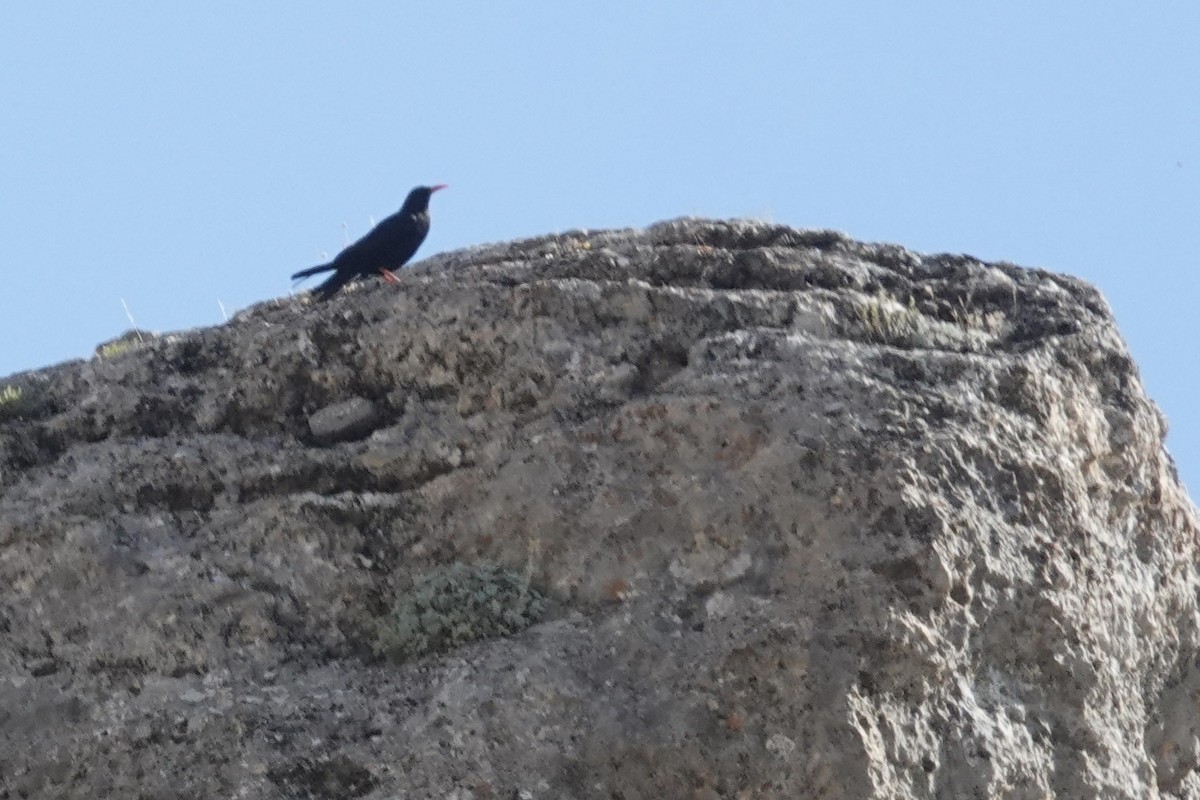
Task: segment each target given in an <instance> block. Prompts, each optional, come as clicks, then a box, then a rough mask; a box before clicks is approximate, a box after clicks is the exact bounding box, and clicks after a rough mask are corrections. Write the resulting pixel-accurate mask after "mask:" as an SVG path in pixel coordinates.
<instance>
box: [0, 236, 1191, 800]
mask: <svg viewBox="0 0 1200 800" xmlns="http://www.w3.org/2000/svg"><path fill="white" fill-rule="evenodd" d="M103 356H104V357H103V358H97V359H94V360H92V361H88V362H86V363H84V362H79V363H70V364H65V365H62V366H59V367H55V368H51V369H48V370H43V371H40V372H36V373H29V374H24V375H17V376H12V377H11V378H9V379H6V380H5V381H0V390H2V391H5V392H7V394H3V395H0V632H2V634H3V635H2V638H0V785H2V787H3V788H0V797H14V798H15V797H79V798H85V797H86V798H97V797H131V798H132V797H146V798H151V797H153V798H167V797H181V798H182V797H187V798H210V797H246V798H354V797H362V798H371V799H372V800H374V799H378V800H383V798H399V797H405V798H424V797H437V798H460V799H461V800H466V799H467V798H626V799H627V800H632V798H645V797H654V798H668V797H670V798H673V797H680V798H775V797H778V798H797V797H822V798H867V797H873V798H893V797H904V798H909V797H911V798H918V797H919V798H971V797H978V798H985V797H987V798H991V797H1004V798H1031V799H1032V798H1045V797H1063V798H1066V797H1070V798H1082V797H1103V798H1126V797H1127V798H1146V797H1197V796H1200V774H1198V773H1197V764H1198V762H1200V708H1198V701H1197V697H1198V696H1200V646H1198V641H1197V636H1198V619H1200V617H1198V614H1197V591H1198V588H1200V584H1198V582H1197V569H1196V563H1197V562H1196V552H1197V539H1196V534H1197V525H1196V518H1195V516H1194V512H1193V510H1192V507H1191V505H1190V504H1189V502H1188V500H1187V498H1186V496H1185V494H1184V492H1183V491H1182V489H1181V488H1180V485H1179V483H1178V481H1177V479H1176V476H1175V473H1174V470H1173V467H1172V465H1171V463H1170V460H1169V458H1168V457H1167V455H1166V454H1165V453H1164V451H1163V448H1162V439H1163V434H1164V423H1163V421H1162V419H1161V417H1160V416H1159V414H1158V412H1157V411H1156V410H1155V408H1154V406H1153V405H1152V404H1151V403H1150V402H1149V401H1148V400H1147V398H1146V396H1145V394H1144V392H1143V390H1142V387H1141V385H1140V383H1139V380H1138V376H1137V370H1136V368H1135V366H1134V364H1133V363H1132V362H1131V360H1130V357H1129V354H1128V352H1127V350H1126V348H1125V346H1124V344H1123V343H1122V341H1121V339H1120V337H1119V335H1118V333H1117V330H1116V328H1115V326H1114V323H1113V320H1112V317H1111V314H1110V312H1109V310H1108V307H1107V305H1106V304H1105V302H1104V300H1103V299H1102V298H1101V297H1100V295H1099V294H1098V293H1097V292H1096V291H1095V290H1094V289H1092V288H1091V287H1089V286H1087V285H1086V284H1084V283H1081V282H1080V281H1077V280H1074V279H1071V278H1067V277H1064V276H1061V275H1053V274H1049V273H1046V272H1039V271H1033V270H1025V269H1020V268H1017V267H1014V266H1011V265H1006V264H983V263H979V262H978V261H975V260H973V259H970V258H967V257H961V256H946V255H941V256H923V255H919V254H916V253H912V252H909V251H907V250H904V249H902V248H899V247H894V246H886V245H867V244H860V243H857V242H853V241H850V240H848V239H846V238H844V237H842V236H840V235H838V234H834V233H829V232H813V231H797V230H792V229H788V228H784V227H778V226H767V225H762V224H753V223H726V222H709V221H676V222H669V223H663V224H659V225H656V226H653V227H651V228H649V229H647V230H644V231H605V232H582V231H581V232H574V233H569V234H563V235H561V236H554V237H545V238H540V239H533V240H528V241H521V242H515V243H512V244H504V245H497V246H490V247H483V248H477V249H472V250H467V251H462V252H457V253H450V254H447V255H443V256H440V257H438V258H435V259H432V260H430V261H427V262H425V264H423V265H421V266H419V267H418V268H416V269H414V270H410V271H408V272H406V273H405V274H404V276H403V279H402V284H401V285H400V286H398V287H396V286H387V285H373V286H368V287H365V288H363V289H361V290H360V291H357V292H353V293H349V294H347V295H346V296H344V297H339V298H337V299H336V300H334V301H333V302H331V303H328V304H325V305H321V306H311V305H309V304H307V303H305V302H302V301H301V300H299V299H289V300H286V301H282V302H277V303H266V304H263V305H261V306H258V307H255V308H252V309H250V310H248V311H247V312H244V313H243V314H241V315H239V316H238V317H237V318H236V319H235V320H233V321H232V322H231V323H229V324H228V325H225V326H222V327H219V328H212V329H206V330H197V331H191V332H187V333H183V334H179V335H173V336H168V337H162V338H158V339H153V340H148V341H146V342H133V341H129V342H123V343H122V342H118V343H115V344H110V345H108V346H106V347H105V348H104V350H103Z"/></svg>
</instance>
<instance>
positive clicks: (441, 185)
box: [429, 183, 450, 193]
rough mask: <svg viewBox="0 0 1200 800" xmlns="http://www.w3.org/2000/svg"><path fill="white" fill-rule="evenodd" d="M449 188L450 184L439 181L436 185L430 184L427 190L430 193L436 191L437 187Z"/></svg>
mask: <svg viewBox="0 0 1200 800" xmlns="http://www.w3.org/2000/svg"><path fill="white" fill-rule="evenodd" d="M449 188H450V184H448V183H439V184H438V185H437V186H430V187H429V191H430V193H433V192H436V191H437V190H438V189H449Z"/></svg>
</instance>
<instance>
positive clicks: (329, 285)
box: [313, 271, 354, 302]
mask: <svg viewBox="0 0 1200 800" xmlns="http://www.w3.org/2000/svg"><path fill="white" fill-rule="evenodd" d="M352 280H354V273H353V272H344V271H342V272H335V273H333V274H332V275H330V276H329V277H328V278H326V279H325V282H324V283H322V284H321V285H320V286H318V287H317V288H315V289H313V294H315V295H316V296H317V299H318V300H320V301H322V302H324V301H326V300H328V299H329V298H331V297H333V296H334V295H335V294H337V293H338V290H339V289H341V288H342V287H343V286H345V285H346V284H347V283H349V282H350V281H352Z"/></svg>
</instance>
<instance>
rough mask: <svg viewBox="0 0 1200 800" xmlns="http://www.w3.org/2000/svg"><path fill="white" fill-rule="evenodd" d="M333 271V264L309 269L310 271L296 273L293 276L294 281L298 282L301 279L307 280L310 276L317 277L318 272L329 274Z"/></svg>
mask: <svg viewBox="0 0 1200 800" xmlns="http://www.w3.org/2000/svg"><path fill="white" fill-rule="evenodd" d="M331 269H333V264H321V265H319V266H316V267H309V268H308V269H302V270H300V271H299V272H297V273H294V274H293V275H292V280H294V281H298V280H300V279H301V278H307V277H308V276H309V275H316V274H317V273H318V272H328V271H329V270H331Z"/></svg>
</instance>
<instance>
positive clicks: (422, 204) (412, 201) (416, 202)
mask: <svg viewBox="0 0 1200 800" xmlns="http://www.w3.org/2000/svg"><path fill="white" fill-rule="evenodd" d="M445 188H446V184H444V183H439V184H438V185H437V186H418V187H417V188H415V189H413V190H412V191H411V192H409V193H408V197H407V198H405V200H404V208H402V209H400V210H401V211H405V212H408V213H412V214H419V213H421V212H422V211H425V210H427V209H428V208H429V198H430V197H432V196H433V193H434V192H436V191H439V190H441V189H445Z"/></svg>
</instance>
